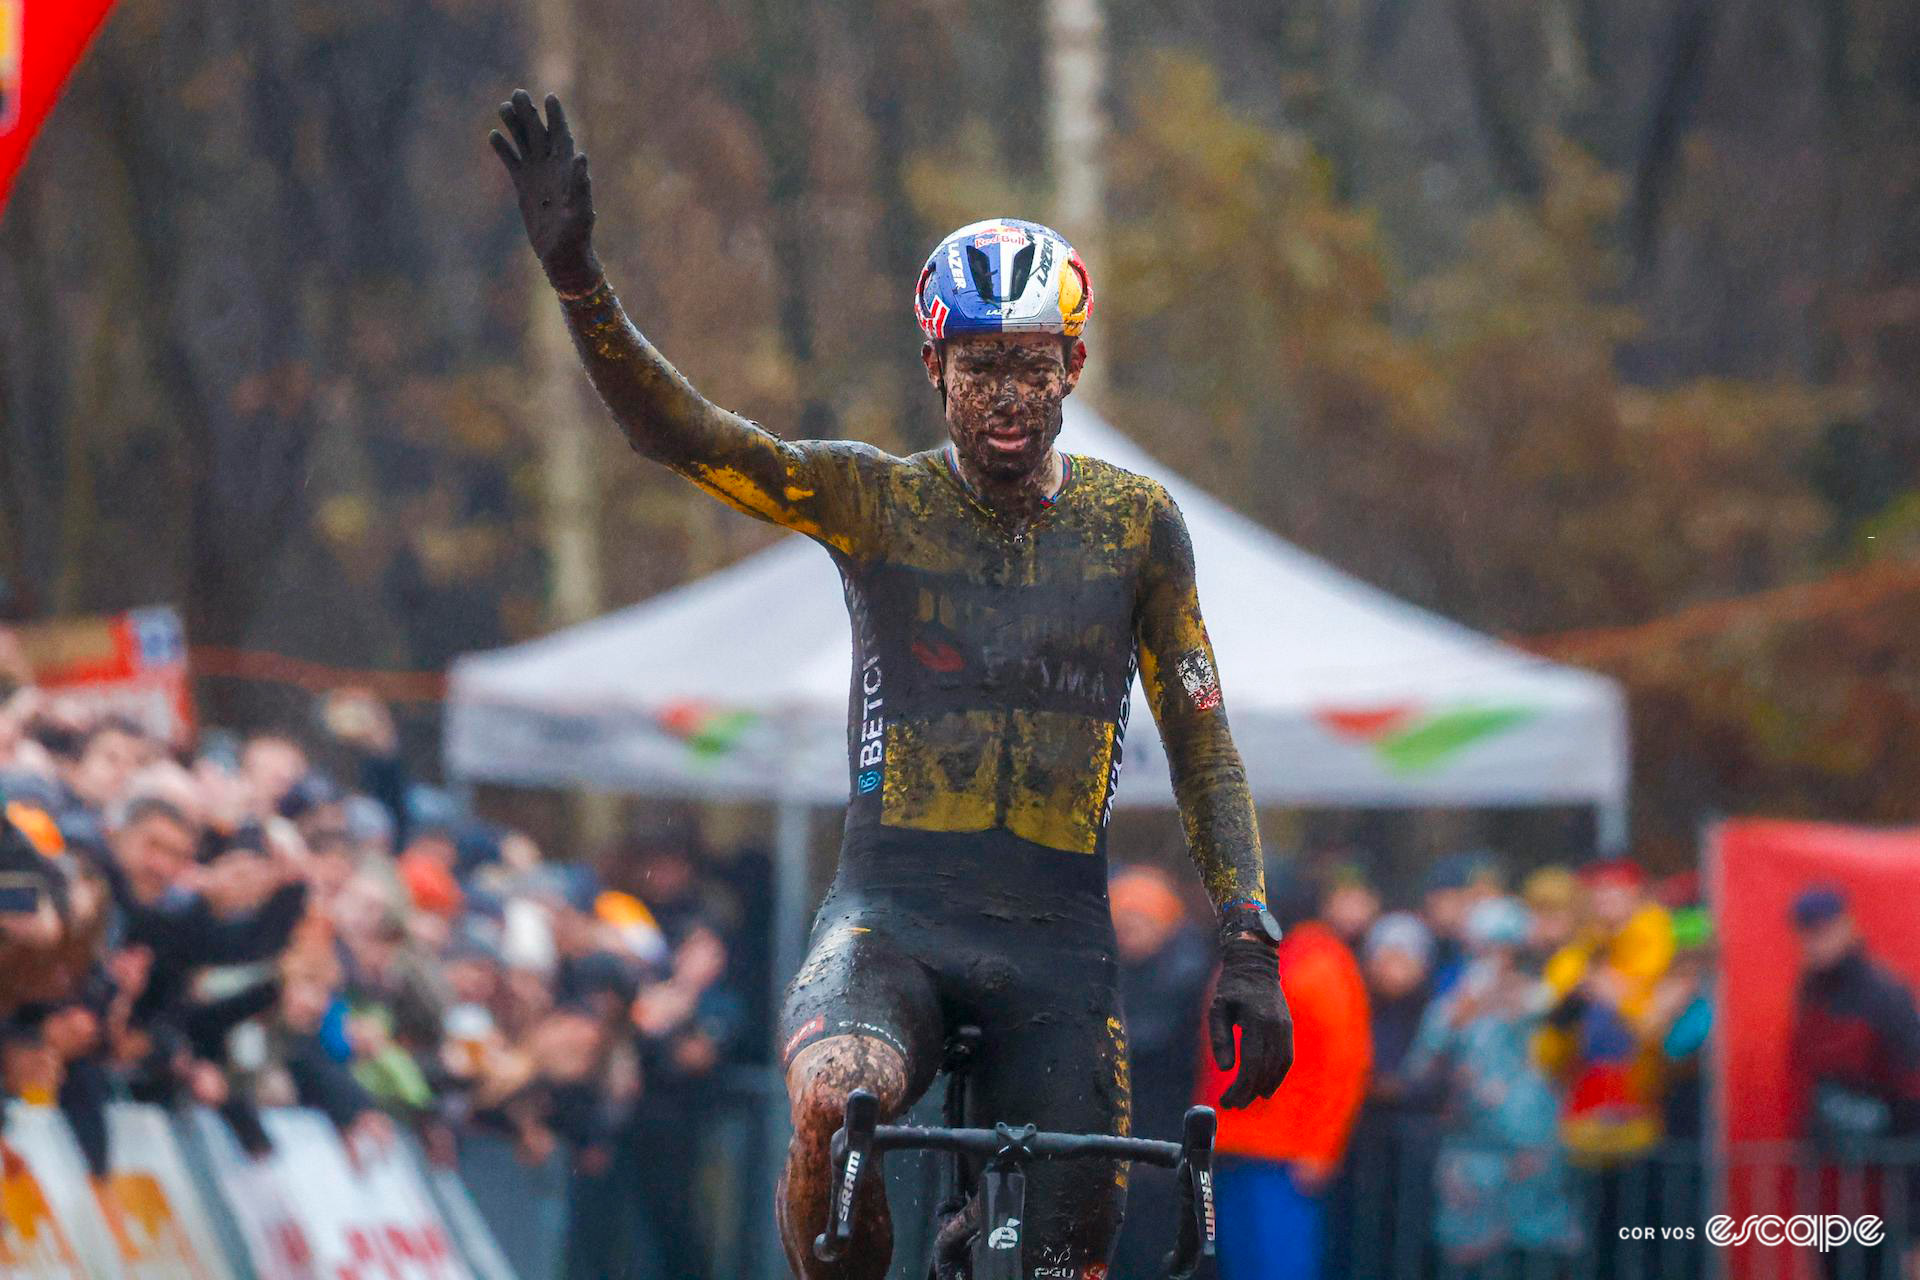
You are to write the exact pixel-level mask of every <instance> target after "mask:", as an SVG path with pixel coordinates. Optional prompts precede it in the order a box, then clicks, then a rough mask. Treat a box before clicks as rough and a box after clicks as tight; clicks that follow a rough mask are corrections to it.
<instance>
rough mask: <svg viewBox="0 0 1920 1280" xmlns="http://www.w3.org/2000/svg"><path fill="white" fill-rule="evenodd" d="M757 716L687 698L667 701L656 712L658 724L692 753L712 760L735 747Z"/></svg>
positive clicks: (740, 710) (756, 719) (734, 708)
mask: <svg viewBox="0 0 1920 1280" xmlns="http://www.w3.org/2000/svg"><path fill="white" fill-rule="evenodd" d="M759 719H760V717H759V715H757V714H756V713H754V712H752V711H745V710H742V709H740V708H737V707H716V706H714V705H712V704H711V703H706V702H697V701H692V700H689V701H685V702H675V703H670V704H669V705H668V706H667V707H666V708H665V709H663V710H662V711H661V712H660V717H659V724H660V727H661V728H662V729H665V730H666V731H667V732H668V733H670V734H672V735H673V736H674V737H676V738H678V739H680V741H681V742H683V743H685V744H686V746H687V750H689V751H691V752H692V753H693V754H694V755H696V756H700V757H703V758H706V759H712V758H714V757H717V756H724V755H727V754H728V753H730V752H731V751H732V750H733V749H734V748H735V747H737V746H739V745H740V739H741V737H742V736H744V735H745V734H746V732H747V730H748V729H751V728H752V727H753V726H754V724H755V722H757V721H758V720H759Z"/></svg>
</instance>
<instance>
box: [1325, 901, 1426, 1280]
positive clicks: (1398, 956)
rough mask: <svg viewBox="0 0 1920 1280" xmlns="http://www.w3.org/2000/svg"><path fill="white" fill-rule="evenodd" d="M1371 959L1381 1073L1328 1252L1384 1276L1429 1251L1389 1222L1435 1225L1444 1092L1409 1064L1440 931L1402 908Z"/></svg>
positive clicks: (1385, 923) (1359, 1128)
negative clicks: (1437, 1134) (1438, 1122)
mask: <svg viewBox="0 0 1920 1280" xmlns="http://www.w3.org/2000/svg"><path fill="white" fill-rule="evenodd" d="M1364 957H1365V970H1366V980H1367V999H1368V1003H1369V1005H1370V1011H1371V1030H1372V1039H1373V1071H1372V1075H1371V1077H1370V1078H1369V1080H1368V1082H1367V1098H1366V1103H1365V1105H1364V1106H1363V1107H1362V1108H1361V1111H1360V1117H1359V1120H1358V1121H1357V1123H1356V1124H1355V1125H1354V1131H1353V1141H1352V1144H1351V1146H1350V1148H1349V1151H1348V1156H1347V1165H1346V1168H1345V1169H1344V1170H1343V1171H1342V1174H1341V1177H1340V1180H1339V1182H1338V1183H1337V1184H1336V1186H1335V1189H1334V1194H1333V1198H1332V1203H1331V1205H1330V1208H1329V1213H1328V1224H1329V1233H1330V1234H1329V1240H1330V1244H1331V1248H1330V1249H1329V1251H1328V1255H1329V1257H1330V1258H1332V1259H1334V1260H1336V1261H1337V1262H1339V1263H1340V1264H1341V1269H1340V1271H1339V1272H1338V1274H1339V1275H1342V1276H1356V1277H1359V1276H1365V1277H1374V1276H1389V1275H1393V1274H1396V1273H1398V1272H1406V1271H1410V1270H1414V1269H1417V1268H1416V1264H1415V1262H1414V1260H1417V1259H1418V1258H1420V1256H1421V1255H1422V1253H1423V1252H1424V1250H1423V1248H1422V1247H1421V1243H1420V1242H1419V1241H1403V1240H1394V1239H1392V1238H1391V1233H1390V1232H1382V1231H1381V1230H1380V1229H1379V1228H1380V1225H1381V1224H1383V1223H1385V1224H1392V1225H1396V1226H1397V1225H1401V1224H1405V1223H1409V1222H1414V1223H1420V1224H1422V1230H1423V1231H1424V1224H1425V1223H1427V1222H1429V1221H1430V1220H1431V1219H1432V1211H1431V1203H1432V1189H1431V1182H1432V1171H1433V1155H1434V1147H1433V1133H1432V1125H1431V1123H1429V1121H1430V1120H1431V1112H1432V1108H1433V1106H1434V1090H1433V1089H1432V1088H1430V1087H1426V1084H1425V1082H1424V1081H1420V1080H1413V1079H1409V1078H1408V1077H1407V1076H1406V1074H1405V1073H1404V1070H1403V1068H1404V1065H1405V1063H1406V1060H1407V1055H1408V1053H1409V1052H1410V1051H1411V1050H1412V1048H1413V1043H1414V1038H1415V1036H1416V1035H1417V1034H1418V1032H1419V1029H1420V1024H1421V1020H1422V1019H1423V1018H1424V1017H1425V1015H1426V1009H1427V1005H1428V1004H1429V1002H1430V1001H1431V1000H1432V999H1433V986H1432V972H1431V966H1432V963H1433V935H1432V934H1431V933H1430V932H1428V930H1427V927H1426V925H1425V924H1423V923H1421V921H1420V917H1418V916H1416V915H1414V914H1413V913H1412V912H1408V911H1396V912H1392V913H1390V914H1388V915H1384V916H1381V917H1380V918H1379V919H1378V920H1376V921H1375V922H1374V925H1373V927H1372V928H1371V929H1369V930H1368V931H1367V935H1366V940H1365V951H1364ZM1405 1255H1411V1257H1410V1258H1409V1257H1407V1256H1405Z"/></svg>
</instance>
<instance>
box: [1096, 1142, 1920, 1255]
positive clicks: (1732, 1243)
mask: <svg viewBox="0 0 1920 1280" xmlns="http://www.w3.org/2000/svg"><path fill="white" fill-rule="evenodd" d="M1443 1145H1444V1147H1445V1149H1446V1150H1448V1151H1451V1152H1459V1153H1465V1154H1476V1153H1485V1154H1488V1155H1497V1156H1503V1157H1508V1158H1512V1157H1515V1156H1517V1155H1520V1154H1522V1153H1520V1152H1519V1151H1518V1150H1517V1149H1515V1148H1511V1147H1507V1148H1502V1147H1499V1146H1496V1145H1491V1144H1470V1143H1465V1142H1462V1141H1460V1140H1459V1139H1457V1138H1450V1137H1449V1135H1448V1134H1447V1133H1446V1132H1445V1130H1444V1129H1443V1128H1442V1127H1441V1126H1440V1125H1439V1124H1437V1123H1435V1122H1433V1121H1424V1120H1422V1121H1402V1122H1399V1123H1395V1124H1392V1125H1387V1126H1379V1125H1375V1126H1368V1125H1366V1124H1364V1123H1363V1125H1362V1127H1361V1129H1360V1131H1359V1132H1358V1133H1357V1134H1356V1140H1355V1144H1354V1146H1353V1148H1352V1149H1351V1150H1350V1152H1349V1156H1348V1161H1347V1165H1346V1168H1345V1171H1344V1172H1343V1174H1342V1175H1341V1177H1340V1179H1339V1180H1338V1181H1337V1182H1336V1184H1335V1186H1334V1188H1333V1191H1332V1192H1331V1194H1330V1196H1329V1204H1328V1235H1327V1249H1326V1258H1325V1267H1324V1269H1323V1275H1324V1276H1325V1277H1327V1280H1387V1278H1389V1277H1391V1278H1392V1280H1670V1278H1671V1280H1717V1278H1719V1277H1731V1278H1732V1280H1815V1278H1818V1280H1900V1278H1901V1277H1902V1276H1903V1275H1904V1276H1906V1277H1909V1278H1911V1277H1912V1276H1915V1275H1920V1142H1914V1141H1876V1142H1860V1143H1855V1144H1850V1145H1849V1146H1847V1147H1845V1148H1827V1147H1815V1146H1811V1145H1807V1144H1798V1143H1747V1144H1739V1145H1736V1146H1734V1147H1733V1148H1732V1149H1731V1150H1728V1151H1723V1152H1714V1151H1710V1150H1709V1149H1708V1148H1707V1147H1706V1146H1705V1145H1704V1144H1701V1143H1697V1142H1676V1141H1669V1142H1665V1143H1662V1144H1660V1145H1658V1146H1655V1147H1653V1148H1651V1149H1648V1150H1646V1151H1643V1152H1641V1153H1638V1154H1637V1155H1634V1156H1632V1157H1631V1158H1617V1159H1614V1160H1611V1161H1605V1162H1594V1161H1585V1162H1583V1161H1580V1160H1576V1159H1571V1158H1566V1164H1565V1166H1564V1170H1565V1176H1564V1189H1565V1190H1564V1194H1565V1196H1566V1199H1567V1202H1568V1205H1569V1206H1570V1208H1571V1214H1570V1217H1571V1220H1572V1222H1573V1224H1574V1225H1575V1227H1576V1228H1577V1230H1578V1237H1577V1239H1576V1240H1575V1241H1573V1242H1571V1244H1570V1246H1568V1247H1562V1248H1534V1249H1506V1250H1501V1251H1498V1252H1497V1253H1495V1254H1494V1255H1493V1256H1491V1257H1488V1258H1485V1259H1483V1260H1475V1261H1472V1262H1460V1261H1454V1260H1450V1259H1449V1258H1448V1257H1447V1256H1446V1255H1445V1253H1444V1252H1443V1250H1442V1248H1441V1246H1440V1244H1439V1242H1438V1239H1437V1237H1436V1217H1437V1215H1438V1213H1439V1212H1440V1211H1441V1188H1440V1186H1439V1185H1438V1183H1439V1180H1440V1177H1441V1167H1442V1166H1441V1154H1442V1150H1443ZM1563 1158H1565V1157H1564V1153H1563ZM1868 1218H1873V1219H1877V1220H1878V1228H1877V1231H1874V1232H1872V1233H1871V1234H1873V1235H1875V1236H1877V1240H1876V1241H1875V1242H1871V1243H1862V1242H1861V1240H1860V1238H1859V1236H1858V1234H1857V1229H1856V1224H1863V1223H1864V1222H1865V1220H1866V1219H1868ZM1836 1219H1837V1220H1838V1221H1835V1220H1836ZM1716 1220H1720V1221H1719V1222H1718V1224H1717V1225H1715V1224H1716ZM1763 1220H1764V1221H1763ZM1231 1230H1232V1224H1231V1223H1223V1224H1222V1225H1221V1231H1222V1233H1223V1234H1224V1233H1227V1232H1230V1231H1231ZM1821 1236H1824V1237H1826V1238H1825V1239H1824V1240H1822V1239H1820V1237H1821ZM1723 1241H1724V1242H1723ZM1909 1259H1910V1260H1912V1261H1911V1263H1909V1262H1908V1260H1909ZM1903 1267H1906V1268H1907V1269H1905V1270H1904V1271H1903ZM1115 1280H1120V1278H1119V1277H1116V1278H1115Z"/></svg>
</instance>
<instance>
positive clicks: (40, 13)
mask: <svg viewBox="0 0 1920 1280" xmlns="http://www.w3.org/2000/svg"><path fill="white" fill-rule="evenodd" d="M112 7H113V0H0V209H5V208H6V203H7V193H8V192H10V191H11V190H12V189H13V179H14V176H15V175H16V174H18V173H19V172H20V166H21V164H22V163H23V162H24V161H25V160H26V158H27V148H28V147H29V146H31V145H32V144H33V135H34V134H36V133H38V132H39V130H40V125H41V124H42V123H43V122H44V121H45V120H46V118H47V112H49V111H51V110H52V109H53V104H54V101H55V100H56V99H57V98H59V96H60V89H61V86H63V85H65V84H66V82H67V76H68V75H69V74H70V73H71V72H72V71H73V68H74V65H75V64H76V63H78V62H79V61H80V55H81V54H83V53H85V52H86V49H87V44H88V43H89V42H90V41H91V40H92V39H93V36H94V33H95V32H96V31H98V30H99V29H100V24H101V22H103V21H104V20H105V19H106V16H107V10H109V9H111V8H112Z"/></svg>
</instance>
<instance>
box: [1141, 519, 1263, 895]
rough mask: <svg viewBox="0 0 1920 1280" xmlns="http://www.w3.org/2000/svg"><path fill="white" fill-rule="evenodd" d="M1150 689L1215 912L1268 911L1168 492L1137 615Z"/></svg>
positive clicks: (1242, 776)
mask: <svg viewBox="0 0 1920 1280" xmlns="http://www.w3.org/2000/svg"><path fill="white" fill-rule="evenodd" d="M1134 628H1135V640H1136V642H1137V643H1138V645H1139V648H1140V680H1141V683H1142V684H1144V685H1145V686H1146V690H1147V702H1148V704H1149V705H1150V706H1151V707H1152V708H1153V718H1154V721H1155V722H1156V723H1157V724H1158V725H1159V726H1160V740H1161V742H1163V743H1164V744H1165V745H1166V749H1167V764H1168V769H1169V772H1170V773H1171V774H1172V776H1173V794H1174V798H1175V799H1176V800H1177V801H1178V802H1179V805H1180V819H1181V822H1182V825H1183V826H1184V827H1185V828H1186V834H1187V850H1188V852H1189V853H1190V854H1192V856H1193V861H1194V865H1195V866H1197V867H1198V868H1199V870H1200V878H1201V880H1202V882H1203V883H1204V884H1205V885H1206V888H1207V893H1208V895H1209V896H1210V897H1211V898H1212V899H1213V903H1214V906H1215V907H1218V908H1224V907H1226V906H1228V905H1229V904H1231V903H1234V902H1237V901H1242V900H1245V899H1249V898H1251V899H1254V900H1256V901H1264V898H1265V871H1264V866H1263V863H1262V860H1261V853H1260V830H1259V828H1258V827H1257V826H1256V825H1255V823H1254V813H1253V796H1252V793H1251V792H1249V791H1248V789H1247V774H1246V770H1245V768H1244V767H1243V766H1242V765H1241V763H1240V752H1239V751H1238V750H1237V749H1236V748H1235V747H1234V745H1233V736H1232V734H1231V733H1230V732H1229V731H1228V729H1227V713H1226V709H1225V707H1224V706H1223V704H1222V700H1221V694H1220V680H1219V676H1218V674H1217V672H1216V671H1215V668H1214V665H1213V645H1212V643H1211V642H1210V641H1209V640H1208V639H1207V627H1206V623H1205V622H1203V621H1202V620H1201V617H1200V598H1199V595H1198V593H1197V592H1196V591H1195V589H1194V582H1193V543H1192V542H1191V541H1190V540H1189V539H1188V537H1187V522H1186V520H1185V519H1184V518H1183V517H1182V516H1181V514H1180V508H1179V507H1177V506H1175V505H1174V502H1173V499H1172V498H1171V497H1169V496H1168V495H1167V493H1166V491H1165V490H1164V489H1157V492H1156V493H1155V497H1154V510H1153V514H1152V528H1151V533H1150V538H1149V543H1148V552H1147V564H1146V573H1145V578H1144V580H1143V582H1142V584H1141V593H1140V603H1139V608H1138V612H1137V614H1136V615H1135V622H1134Z"/></svg>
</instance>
